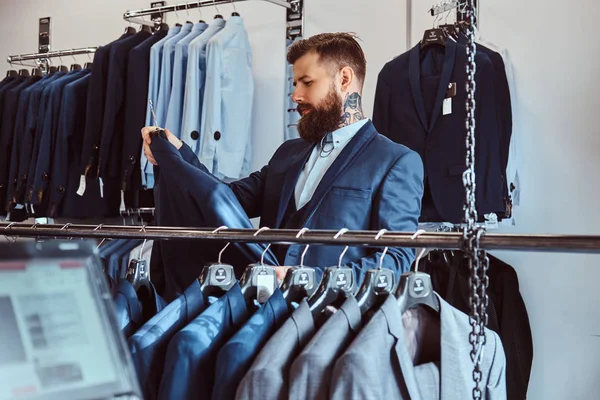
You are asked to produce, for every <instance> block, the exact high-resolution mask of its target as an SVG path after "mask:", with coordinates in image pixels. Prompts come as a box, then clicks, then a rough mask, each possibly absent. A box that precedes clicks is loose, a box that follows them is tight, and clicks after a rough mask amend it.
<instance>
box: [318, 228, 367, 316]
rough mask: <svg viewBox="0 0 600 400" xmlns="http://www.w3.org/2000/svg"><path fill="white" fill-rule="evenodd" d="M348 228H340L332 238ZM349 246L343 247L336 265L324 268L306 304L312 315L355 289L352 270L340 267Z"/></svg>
mask: <svg viewBox="0 0 600 400" xmlns="http://www.w3.org/2000/svg"><path fill="white" fill-rule="evenodd" d="M346 232H348V229H346V228H343V229H341V230H340V231H339V232H338V233H337V234H336V235H335V236H334V237H333V238H334V239H339V238H340V237H341V236H342V235H343V234H344V233H346ZM348 248H349V246H346V247H345V248H344V251H342V253H341V254H340V258H339V260H338V265H337V267H329V268H326V269H325V272H324V274H323V278H322V279H321V284H320V285H319V287H318V289H317V291H316V292H315V294H314V295H313V296H311V297H310V299H309V300H308V305H309V306H310V310H311V312H312V314H313V316H315V317H316V316H317V315H319V314H321V312H323V311H324V310H325V308H326V307H327V306H329V305H332V304H334V303H337V301H338V300H340V301H342V300H345V299H347V298H348V297H350V296H353V295H354V292H355V291H356V278H355V276H354V270H353V269H352V268H348V267H342V260H343V258H344V254H346V251H348Z"/></svg>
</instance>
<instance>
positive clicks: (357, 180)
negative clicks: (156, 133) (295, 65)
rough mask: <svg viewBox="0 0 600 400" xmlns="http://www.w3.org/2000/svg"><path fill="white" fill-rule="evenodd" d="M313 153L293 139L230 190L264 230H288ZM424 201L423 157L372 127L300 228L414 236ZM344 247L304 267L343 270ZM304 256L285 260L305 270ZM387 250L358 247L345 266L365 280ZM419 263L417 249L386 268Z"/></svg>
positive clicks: (393, 255)
mask: <svg viewBox="0 0 600 400" xmlns="http://www.w3.org/2000/svg"><path fill="white" fill-rule="evenodd" d="M185 147H186V146H185V145H184V146H183V147H182V148H181V151H182V154H184V155H185V159H186V160H187V161H188V162H190V163H192V164H194V165H196V166H197V167H199V168H203V166H202V165H201V164H200V163H199V162H198V160H196V159H194V158H193V157H191V156H190V155H189V152H188V149H185ZM313 147H314V145H313V144H310V143H307V142H305V141H304V140H302V139H294V140H288V141H286V142H285V143H283V144H282V145H281V146H280V147H279V149H277V151H276V152H275V154H274V155H273V158H271V161H269V164H267V165H266V166H265V167H263V168H262V169H261V170H260V171H258V172H254V173H253V174H251V175H250V176H249V177H248V178H245V179H242V180H239V181H237V182H233V183H231V184H230V185H229V186H230V187H231V190H232V191H233V193H235V196H236V197H237V199H238V201H239V203H240V204H241V206H242V207H243V208H244V210H245V211H246V213H247V214H248V216H249V217H250V218H254V217H261V220H260V224H261V226H268V227H270V228H281V223H282V219H283V216H284V213H285V210H286V208H287V206H288V204H289V203H290V199H291V197H292V196H293V194H294V188H295V186H296V182H297V180H298V176H299V175H300V172H301V171H302V169H303V168H304V164H305V163H306V161H307V160H308V158H309V156H310V154H311V152H312V149H313ZM190 152H191V151H190ZM192 154H193V153H192ZM157 161H158V159H157ZM159 164H160V161H159ZM422 195H423V164H422V162H421V159H420V157H419V155H418V154H416V153H415V152H413V151H411V150H410V149H408V148H407V147H405V146H403V145H399V144H396V143H394V142H392V141H391V140H389V139H387V138H385V137H384V136H381V135H379V134H378V133H377V131H376V130H375V127H374V126H373V124H372V123H371V122H368V123H366V124H365V125H364V126H363V127H362V128H361V129H360V130H359V131H358V133H357V134H356V135H355V136H354V137H353V138H352V140H351V141H350V143H348V145H347V146H346V147H345V148H344V150H343V151H342V153H341V154H340V155H339V156H338V158H337V159H336V160H335V162H334V163H333V165H332V166H331V167H330V168H329V170H328V171H327V173H326V174H325V176H324V177H323V179H322V180H321V182H320V183H319V186H318V187H317V190H316V191H315V193H314V195H313V197H312V199H311V201H310V202H309V203H308V204H307V205H306V206H305V207H304V208H303V210H304V215H303V216H302V218H301V220H302V223H301V224H300V225H299V226H296V227H294V228H296V229H298V230H300V229H301V228H303V227H307V228H309V229H330V230H339V229H341V228H348V229H351V230H374V231H379V230H380V229H384V228H385V229H387V230H389V231H404V232H414V231H416V230H417V225H418V218H419V214H420V210H421V196H422ZM343 249H344V246H311V247H310V248H309V249H308V252H307V253H306V257H305V259H304V264H305V265H309V266H312V267H319V268H326V267H331V266H335V265H337V264H338V259H339V256H340V254H341V252H342V251H343ZM303 250H304V246H303V245H292V246H290V247H289V248H288V250H287V254H286V257H285V260H279V261H280V262H281V263H282V265H287V266H294V265H299V263H300V256H301V254H302V251H303ZM382 251H383V249H381V248H377V249H370V248H365V247H350V248H349V249H348V252H347V253H346V255H345V258H344V261H343V263H344V264H345V265H347V266H349V267H351V268H353V269H354V272H355V274H356V278H357V280H358V282H361V281H362V276H363V274H364V272H365V271H367V270H369V269H373V268H377V267H378V265H379V259H380V257H381V253H382ZM414 258H415V252H414V250H413V249H403V248H390V249H389V250H388V252H387V253H386V255H385V258H384V259H383V267H384V268H388V269H391V270H393V271H394V272H396V274H397V276H398V277H399V276H400V274H401V273H403V272H406V271H408V270H409V269H410V266H411V264H412V262H413V260H414Z"/></svg>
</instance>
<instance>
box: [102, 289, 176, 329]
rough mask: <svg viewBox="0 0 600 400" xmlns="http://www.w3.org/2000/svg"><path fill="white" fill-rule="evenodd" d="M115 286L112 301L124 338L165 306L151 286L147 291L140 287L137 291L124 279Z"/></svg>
mask: <svg viewBox="0 0 600 400" xmlns="http://www.w3.org/2000/svg"><path fill="white" fill-rule="evenodd" d="M117 285H118V286H117V290H116V293H115V296H114V299H113V301H114V305H115V312H116V315H117V322H118V324H119V328H120V329H121V332H123V334H124V335H125V338H128V337H130V336H131V335H133V334H134V333H135V332H136V331H137V330H138V329H139V328H140V327H141V326H142V325H143V324H144V323H145V322H146V321H148V320H149V319H150V318H152V317H153V316H155V315H156V314H158V313H159V312H160V311H162V309H163V308H165V307H166V306H167V303H166V302H165V301H164V300H163V299H162V298H161V297H160V296H159V295H158V294H156V290H155V289H154V286H153V285H152V284H150V288H149V289H148V288H145V287H142V288H140V289H138V290H137V291H136V290H135V289H134V287H133V285H131V283H129V281H127V280H125V279H122V280H120V281H119V282H118V284H117Z"/></svg>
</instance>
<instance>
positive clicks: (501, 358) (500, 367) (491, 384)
mask: <svg viewBox="0 0 600 400" xmlns="http://www.w3.org/2000/svg"><path fill="white" fill-rule="evenodd" d="M486 333H487V336H488V343H495V347H494V355H493V359H492V364H491V365H490V373H489V378H488V383H487V387H486V395H485V398H486V399H487V400H500V399H506V398H507V397H506V396H507V392H506V356H505V355H504V347H503V346H502V341H501V340H500V337H499V336H498V335H497V334H496V333H495V332H492V331H490V330H486ZM490 336H493V337H494V341H493V342H492V341H490V340H489V338H490ZM486 351H487V350H486Z"/></svg>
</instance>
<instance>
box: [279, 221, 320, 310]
mask: <svg viewBox="0 0 600 400" xmlns="http://www.w3.org/2000/svg"><path fill="white" fill-rule="evenodd" d="M308 231H309V229H308V228H302V229H301V230H300V232H298V234H297V235H296V238H300V237H302V236H303V235H304V234H305V233H306V232H308ZM309 246H310V244H307V245H306V247H305V248H304V251H302V255H301V256H300V265H299V266H297V267H292V268H290V269H288V270H287V272H286V274H285V278H283V282H282V283H281V291H282V293H283V297H284V298H285V299H286V300H287V302H288V303H300V301H302V299H303V298H305V297H311V296H312V295H313V294H315V292H316V291H317V287H318V282H317V273H316V271H315V269H314V268H310V267H305V266H304V256H305V255H306V252H307V251H308V248H309Z"/></svg>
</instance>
